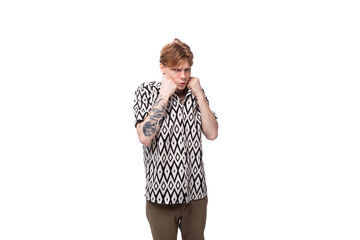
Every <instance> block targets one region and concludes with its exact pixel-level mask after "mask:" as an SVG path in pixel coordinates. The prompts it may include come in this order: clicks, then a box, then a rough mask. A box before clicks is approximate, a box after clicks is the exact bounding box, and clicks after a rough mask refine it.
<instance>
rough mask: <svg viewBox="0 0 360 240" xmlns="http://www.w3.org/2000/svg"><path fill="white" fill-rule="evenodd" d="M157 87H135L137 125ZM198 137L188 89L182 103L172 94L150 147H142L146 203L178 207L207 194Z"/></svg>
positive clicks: (195, 111) (198, 124)
mask: <svg viewBox="0 0 360 240" xmlns="http://www.w3.org/2000/svg"><path fill="white" fill-rule="evenodd" d="M160 87H161V82H150V83H143V84H141V85H140V86H139V87H138V89H137V90H136V92H135V100H134V107H133V109H134V114H135V121H136V123H138V122H141V121H143V120H144V119H145V118H146V116H147V115H148V113H149V111H150V110H151V107H152V105H153V104H154V102H155V100H156V99H157V97H158V95H159V92H160ZM136 123H135V124H136ZM201 135H202V132H201V115H200V110H199V107H198V103H197V100H196V97H195V96H194V95H193V94H191V90H189V91H188V93H187V95H186V97H185V100H184V102H183V104H181V102H180V99H179V96H178V95H177V92H175V93H174V94H173V95H172V96H171V97H170V99H169V102H168V105H167V108H166V114H165V116H164V118H163V122H162V125H161V126H160V129H159V131H158V133H157V134H156V136H155V137H154V138H153V140H152V143H151V145H150V146H148V147H146V146H143V152H144V166H145V176H146V188H145V190H146V191H145V196H146V199H147V200H149V201H151V202H154V203H158V204H179V203H188V202H189V201H191V200H196V199H201V198H203V197H205V196H206V195H207V187H206V182H205V171H204V164H203V161H202V144H201Z"/></svg>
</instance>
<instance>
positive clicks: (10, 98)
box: [0, 0, 360, 240]
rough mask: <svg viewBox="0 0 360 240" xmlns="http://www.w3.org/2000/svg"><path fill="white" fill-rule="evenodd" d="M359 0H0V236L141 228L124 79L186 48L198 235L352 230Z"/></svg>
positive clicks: (262, 239) (140, 77) (359, 99)
mask: <svg viewBox="0 0 360 240" xmlns="http://www.w3.org/2000/svg"><path fill="white" fill-rule="evenodd" d="M356 2H357V1H346V0H342V1H319V0H311V1H307V0H302V1H256V0H254V1H228V0H223V1H216V2H215V1H145V0H141V1H80V0H71V1H66V0H64V1H1V3H0V34H1V37H0V80H1V85H0V159H1V162H0V239H2V240H11V239H24V240H26V239H36V240H42V239H44V240H49V239H51V240H57V239H61V240H64V239H66V240H72V239H74V240H79V239H86V240H92V239H101V240H103V239H106V240H111V239H135V240H143V239H151V235H150V228H149V226H148V222H147V220H146V216H145V199H144V196H143V195H144V188H145V174H144V166H143V162H142V148H141V144H140V143H139V142H138V139H137V135H136V131H135V128H134V117H133V110H132V106H133V99H134V92H135V89H136V88H137V86H138V85H140V84H141V83H142V82H146V81H159V80H161V72H160V70H159V68H158V64H159V62H158V61H159V53H160V50H161V48H162V46H163V45H165V44H166V43H168V42H171V41H172V40H173V39H174V38H175V37H177V38H179V39H180V40H182V41H184V42H186V43H188V44H189V45H190V47H191V49H192V51H193V53H194V55H195V58H194V65H193V70H192V72H193V75H194V76H197V77H199V78H200V81H201V83H202V86H203V88H204V89H205V91H206V94H207V96H208V98H209V100H210V107H211V108H212V110H213V111H215V112H216V113H217V114H218V116H219V119H218V121H219V125H220V128H219V137H218V139H217V140H215V141H214V142H209V141H207V140H205V138H204V162H205V169H206V173H207V183H208V188H209V189H208V190H209V205H208V221H207V227H206V239H208V240H212V239H214V240H219V239H244V240H258V239H259V240H266V239H276V240H280V239H281V240H282V239H284V240H289V239H290V240H295V239H299V240H300V239H301V240H303V239H307V240H309V239H314V240H319V239H326V240H328V239H341V240H344V239H346V240H352V239H356V240H359V239H360V227H359V226H360V204H359V203H360V174H359V172H360V167H359V160H360V150H359V146H360V127H359V122H360V113H359V110H360V106H359V103H360V94H359V91H360V88H359V80H360V77H359V75H360V74H359V66H360V47H359V46H360V44H359V43H360V34H359V29H360V24H359V23H360V14H359V12H360V8H359V7H358V6H357V5H356Z"/></svg>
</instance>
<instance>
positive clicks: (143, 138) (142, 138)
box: [139, 137, 151, 147]
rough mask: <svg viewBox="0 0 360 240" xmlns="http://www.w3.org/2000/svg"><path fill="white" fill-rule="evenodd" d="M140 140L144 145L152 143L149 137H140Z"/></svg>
mask: <svg viewBox="0 0 360 240" xmlns="http://www.w3.org/2000/svg"><path fill="white" fill-rule="evenodd" d="M139 141H140V142H141V144H142V145H144V146H147V147H148V146H150V145H151V139H149V138H147V137H139Z"/></svg>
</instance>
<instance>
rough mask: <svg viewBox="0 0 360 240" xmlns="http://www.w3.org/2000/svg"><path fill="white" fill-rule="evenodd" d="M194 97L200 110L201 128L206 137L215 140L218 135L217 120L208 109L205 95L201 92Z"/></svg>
mask: <svg viewBox="0 0 360 240" xmlns="http://www.w3.org/2000/svg"><path fill="white" fill-rule="evenodd" d="M196 98H197V100H198V104H199V108H200V112H201V130H202V132H203V133H204V135H205V137H206V138H207V139H209V140H215V139H216V138H217V136H218V122H217V120H216V118H215V116H214V114H213V112H212V111H211V110H210V107H209V104H208V102H207V101H206V97H205V95H204V94H202V95H201V96H199V97H196Z"/></svg>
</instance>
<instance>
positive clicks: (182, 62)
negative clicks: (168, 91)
mask: <svg viewBox="0 0 360 240" xmlns="http://www.w3.org/2000/svg"><path fill="white" fill-rule="evenodd" d="M169 67H170V68H181V69H185V68H191V65H190V63H189V61H188V60H187V59H186V58H183V59H181V60H180V62H179V63H178V64H177V65H174V66H169Z"/></svg>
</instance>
